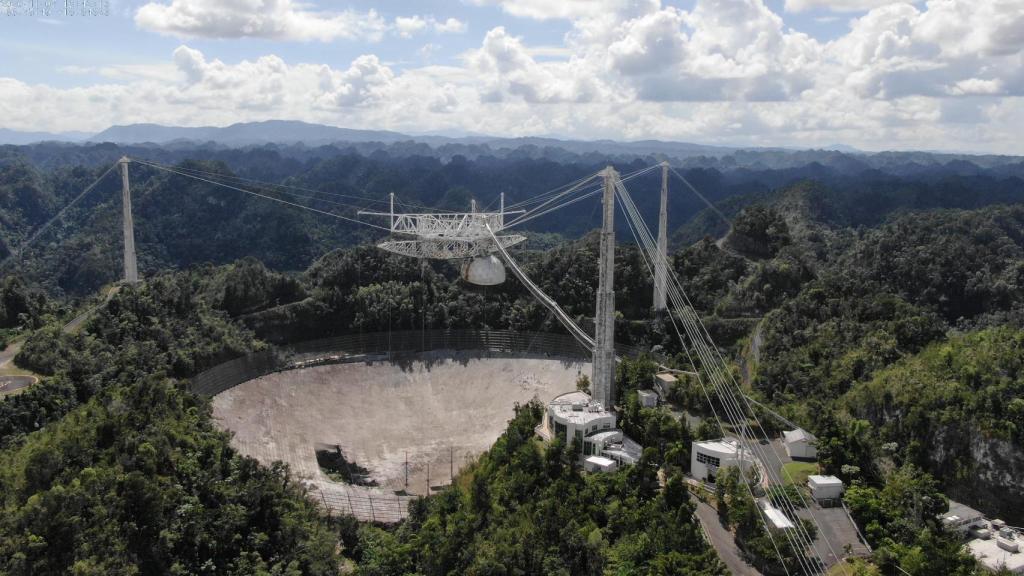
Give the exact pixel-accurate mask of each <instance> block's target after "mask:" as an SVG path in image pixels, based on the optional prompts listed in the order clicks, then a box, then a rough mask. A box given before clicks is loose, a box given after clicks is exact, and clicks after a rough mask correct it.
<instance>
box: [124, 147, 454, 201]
mask: <svg viewBox="0 0 1024 576" xmlns="http://www.w3.org/2000/svg"><path fill="white" fill-rule="evenodd" d="M131 160H132V161H134V162H138V163H139V164H144V165H147V166H151V167H153V168H160V167H167V168H174V169H175V170H180V171H182V172H189V173H192V174H194V175H199V176H211V177H216V178H222V179H227V180H236V181H238V182H246V183H252V184H259V185H261V186H263V187H266V188H270V187H274V188H286V189H289V190H298V191H300V192H308V193H311V194H323V195H326V196H336V197H338V198H350V199H352V200H362V201H366V202H376V203H378V204H383V205H385V206H387V205H389V204H390V201H389V200H378V199H376V198H370V197H366V196H354V195H352V194H341V193H339V192H326V191H324V190H316V189H313V188H304V187H302V186H293V185H290V184H280V183H274V182H264V181H262V180H256V179H255V178H245V177H243V176H236V175H233V174H224V173H221V172H213V171H210V170H200V169H198V168H185V167H182V166H173V167H171V166H166V165H164V164H160V163H159V162H154V161H152V160H141V159H137V158H132V159H131ZM286 193H287V192H286ZM321 201H323V200H321ZM395 204H399V205H402V206H409V207H411V208H418V209H422V210H428V211H434V210H435V209H434V208H429V207H427V206H422V205H420V204H414V203H410V202H400V201H398V200H395Z"/></svg>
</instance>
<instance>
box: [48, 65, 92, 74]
mask: <svg viewBox="0 0 1024 576" xmlns="http://www.w3.org/2000/svg"><path fill="white" fill-rule="evenodd" d="M95 71H96V68H94V67H92V66H77V65H74V64H69V65H67V66H58V67H57V72H60V73H61V74H71V75H72V76H83V75H85V74H92V73H93V72H95Z"/></svg>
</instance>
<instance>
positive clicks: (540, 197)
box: [505, 164, 660, 210]
mask: <svg viewBox="0 0 1024 576" xmlns="http://www.w3.org/2000/svg"><path fill="white" fill-rule="evenodd" d="M658 166H660V165H659V164H655V165H654V166H648V167H646V168H641V169H639V170H636V171H634V172H630V173H629V174H627V175H625V176H623V178H624V179H626V180H628V179H630V178H632V177H634V176H638V175H640V174H641V173H644V172H648V171H650V170H652V169H654V168H657V167H658ZM597 175H598V174H590V175H587V176H584V177H583V178H580V179H578V180H575V181H573V182H570V183H568V184H564V185H562V186H559V187H557V188H552V189H551V190H549V191H547V192H542V193H540V194H538V195H536V196H534V197H532V198H528V199H526V200H522V201H520V202H517V203H515V204H509V205H508V206H505V209H506V210H509V209H514V208H522V207H523V206H527V205H530V204H535V203H537V202H540V201H542V200H544V199H547V198H549V197H551V196H555V195H557V194H559V193H560V192H559V191H560V190H562V189H564V188H569V187H572V186H576V185H578V184H580V183H582V182H584V181H586V180H589V179H591V178H594V177H595V176H597Z"/></svg>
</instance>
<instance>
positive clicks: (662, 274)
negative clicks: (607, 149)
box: [654, 162, 668, 314]
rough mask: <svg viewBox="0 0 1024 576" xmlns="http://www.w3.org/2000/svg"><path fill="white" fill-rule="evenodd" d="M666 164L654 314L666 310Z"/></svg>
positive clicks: (663, 174) (662, 178)
mask: <svg viewBox="0 0 1024 576" xmlns="http://www.w3.org/2000/svg"><path fill="white" fill-rule="evenodd" d="M667 268H668V162H662V163H661V209H660V210H659V211H658V258H657V261H656V262H655V263H654V312H655V313H657V314H664V313H665V310H666V309H667V305H666V302H665V300H666V298H665V288H666V283H667V282H668V270H667Z"/></svg>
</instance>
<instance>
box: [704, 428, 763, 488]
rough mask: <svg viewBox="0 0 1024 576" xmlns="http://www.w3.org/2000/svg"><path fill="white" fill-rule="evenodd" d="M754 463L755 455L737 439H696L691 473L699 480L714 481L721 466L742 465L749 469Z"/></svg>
mask: <svg viewBox="0 0 1024 576" xmlns="http://www.w3.org/2000/svg"><path fill="white" fill-rule="evenodd" d="M753 465H754V456H753V455H752V454H750V453H749V452H745V451H744V450H743V448H742V447H741V446H740V445H739V443H738V442H737V441H736V440H731V439H730V440H726V439H724V438H722V439H719V440H706V441H703V442H697V441H695V442H694V443H693V446H692V449H691V451H690V475H691V476H693V477H694V478H697V479H698V480H704V481H707V482H714V481H715V476H716V475H717V474H718V470H719V469H720V468H724V467H726V466H736V467H741V466H742V468H743V469H744V470H748V469H750V468H751V467H753Z"/></svg>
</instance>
